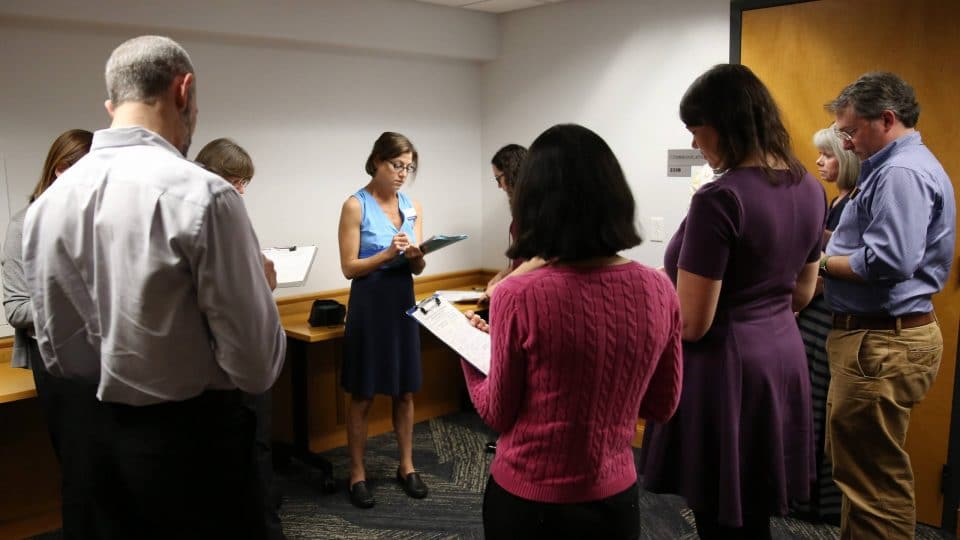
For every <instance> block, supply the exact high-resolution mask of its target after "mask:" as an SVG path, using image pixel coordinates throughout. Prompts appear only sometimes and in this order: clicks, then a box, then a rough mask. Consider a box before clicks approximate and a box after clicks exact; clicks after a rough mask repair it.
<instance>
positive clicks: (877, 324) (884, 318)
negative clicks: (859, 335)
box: [833, 311, 937, 330]
mask: <svg viewBox="0 0 960 540" xmlns="http://www.w3.org/2000/svg"><path fill="white" fill-rule="evenodd" d="M936 320H937V317H936V315H934V314H933V312H932V311H931V312H929V313H908V314H907V315H901V316H900V317H891V316H889V315H851V314H849V313H834V314H833V327H834V328H837V329H841V330H896V329H897V328H901V329H902V328H916V327H918V326H923V325H925V324H930V323H932V322H934V321H936ZM898 323H899V325H898Z"/></svg>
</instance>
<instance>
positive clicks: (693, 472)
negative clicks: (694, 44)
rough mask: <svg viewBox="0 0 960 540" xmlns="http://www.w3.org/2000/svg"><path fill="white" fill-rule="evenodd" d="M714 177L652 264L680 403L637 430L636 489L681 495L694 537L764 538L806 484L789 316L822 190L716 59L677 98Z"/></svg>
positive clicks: (799, 372) (733, 69)
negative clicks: (659, 267)
mask: <svg viewBox="0 0 960 540" xmlns="http://www.w3.org/2000/svg"><path fill="white" fill-rule="evenodd" d="M680 119H681V120H682V121H683V123H684V124H686V126H687V129H688V130H690V132H691V133H692V134H693V147H694V148H699V149H700V150H701V152H703V155H704V157H705V158H706V159H707V162H708V163H709V164H710V166H711V167H713V168H714V169H715V170H721V171H723V172H722V174H721V175H720V177H719V178H718V179H717V180H716V181H714V182H712V183H710V184H707V185H705V186H704V187H702V188H700V190H699V191H697V193H696V194H695V195H694V196H693V200H692V201H691V203H690V210H689V212H688V213H687V217H686V218H685V219H684V221H683V222H682V223H681V224H680V228H679V229H678V230H677V233H676V234H675V235H674V237H673V239H672V240H671V241H670V243H669V244H668V246H667V250H666V253H665V255H664V267H665V268H666V271H667V274H668V275H669V276H670V279H671V280H673V282H674V283H675V284H676V287H677V293H678V295H679V296H680V312H681V314H682V317H683V340H684V344H683V370H684V374H683V395H682V397H681V400H680V406H679V408H678V409H677V414H676V415H674V417H673V419H672V420H671V421H669V422H666V423H661V422H658V423H655V424H650V425H648V426H647V428H646V430H645V432H644V442H643V455H642V459H641V462H642V472H643V483H644V487H645V488H647V489H648V490H650V491H653V492H655V493H676V494H679V495H682V496H683V497H685V498H686V499H687V504H688V505H689V506H690V508H692V509H693V512H694V516H695V517H696V525H697V533H698V534H699V535H700V538H751V539H754V538H756V539H767V538H770V516H771V515H785V514H786V513H787V511H788V510H789V503H790V501H791V500H806V499H807V498H808V497H809V494H810V482H811V479H812V478H813V476H814V456H813V423H812V420H811V404H810V378H809V375H808V373H807V359H806V355H805V354H804V348H803V342H802V341H801V339H800V332H799V331H798V329H797V323H796V320H795V319H794V312H796V311H799V310H800V309H802V308H803V307H804V306H805V305H806V304H807V303H808V302H809V301H810V298H811V297H812V296H813V293H814V288H815V286H816V278H817V270H818V261H819V259H820V244H821V240H822V236H823V225H824V214H825V195H824V190H823V187H822V186H821V185H820V183H819V182H817V181H816V180H815V179H814V178H813V177H812V176H811V175H810V174H809V173H807V172H806V171H805V170H804V168H803V166H802V165H800V162H799V161H798V160H797V158H796V157H794V155H793V153H792V152H791V150H790V138H789V136H788V135H787V131H786V129H785V128H784V127H783V123H782V122H781V121H780V113H779V111H778V109H777V105H776V103H775V102H774V101H773V97H772V96H771V95H770V92H769V91H768V90H767V88H766V87H765V86H764V85H763V83H762V82H760V80H759V79H758V78H757V77H756V75H754V74H753V72H751V71H750V70H749V69H748V68H746V67H744V66H741V65H732V64H722V65H718V66H715V67H714V68H712V69H710V70H709V71H707V72H706V73H704V74H703V75H701V76H700V77H699V78H698V79H697V80H696V81H694V82H693V84H692V85H691V86H690V88H689V89H687V92H686V94H684V96H683V99H682V100H681V102H680Z"/></svg>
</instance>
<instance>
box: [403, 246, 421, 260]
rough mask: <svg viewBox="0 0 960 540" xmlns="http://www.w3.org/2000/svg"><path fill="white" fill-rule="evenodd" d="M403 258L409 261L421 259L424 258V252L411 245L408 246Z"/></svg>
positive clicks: (418, 247)
mask: <svg viewBox="0 0 960 540" xmlns="http://www.w3.org/2000/svg"><path fill="white" fill-rule="evenodd" d="M403 256H404V257H406V258H408V259H420V258H423V251H422V250H421V249H420V246H418V245H416V244H410V245H409V246H407V249H405V250H404V251H403Z"/></svg>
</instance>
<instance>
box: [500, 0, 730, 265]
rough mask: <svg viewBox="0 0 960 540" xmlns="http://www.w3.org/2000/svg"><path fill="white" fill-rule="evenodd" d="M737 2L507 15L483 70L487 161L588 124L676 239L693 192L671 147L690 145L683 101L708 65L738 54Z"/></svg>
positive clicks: (648, 245)
mask: <svg viewBox="0 0 960 540" xmlns="http://www.w3.org/2000/svg"><path fill="white" fill-rule="evenodd" d="M729 10H730V7H729V0H684V1H683V2H678V1H676V0H644V1H639V0H602V1H600V0H569V1H567V2H562V3H559V4H553V5H549V6H544V7H540V8H536V9H530V10H524V11H518V12H513V13H508V14H506V15H505V16H502V17H501V18H500V30H501V44H500V55H499V57H498V58H497V59H496V60H493V61H491V62H488V63H486V64H485V65H484V67H483V71H482V75H481V79H482V81H483V155H484V156H485V160H486V162H489V159H490V156H492V155H493V153H494V152H496V150H497V149H498V148H499V147H500V146H502V145H504V144H506V143H511V142H516V143H520V144H524V145H529V144H530V143H531V142H532V141H533V139H534V138H536V136H537V135H538V134H539V133H541V132H542V131H543V130H544V129H546V128H548V127H550V126H551V125H553V124H557V123H565V122H575V123H579V124H583V125H584V126H586V127H588V128H590V129H592V130H594V131H596V132H597V133H598V134H599V135H600V136H601V137H603V138H604V139H605V140H606V141H607V143H608V144H609V145H610V147H611V148H612V149H613V151H614V153H615V154H616V155H617V157H618V158H619V160H620V163H621V165H622V166H623V169H624V172H625V173H626V176H627V180H628V181H629V183H630V186H631V188H632V189H633V194H634V197H635V199H636V201H637V206H638V214H639V215H638V217H639V218H640V221H641V223H642V225H643V227H644V229H645V230H646V231H649V230H650V224H649V218H650V217H651V216H661V217H663V218H664V224H665V227H664V229H665V231H666V239H667V240H669V238H670V236H671V235H672V233H673V232H674V231H675V230H676V228H677V226H678V225H679V223H680V220H681V219H682V218H683V216H684V215H685V213H686V208H687V205H688V203H689V199H690V182H689V180H683V179H677V178H667V176H666V154H667V149H668V148H689V146H690V140H691V138H690V134H689V133H688V132H687V131H686V129H685V128H684V125H683V124H682V123H681V122H680V120H679V118H678V115H677V109H678V105H679V103H680V98H681V96H682V95H683V92H684V91H685V90H686V88H687V86H689V84H690V83H691V82H693V80H694V79H695V78H696V77H697V76H698V75H699V74H700V73H702V72H703V71H705V70H706V69H707V68H709V67H710V66H712V65H713V64H716V63H720V62H726V61H728V47H729V45H728V43H729V21H730V16H729V12H730V11H729ZM487 171H489V167H485V168H484V172H485V176H484V184H483V209H484V216H485V217H484V235H483V239H484V243H483V261H484V264H485V265H486V266H487V267H497V268H499V267H502V266H504V265H505V263H506V259H505V258H504V256H503V252H504V250H505V249H506V247H507V224H508V223H509V221H510V219H509V209H508V207H507V202H506V197H505V196H504V194H503V192H502V191H500V190H499V189H497V187H496V185H495V184H494V183H493V181H491V180H487V177H489V176H490V173H489V172H487ZM644 236H645V237H648V236H649V234H645V235H644ZM665 246H666V243H655V242H651V241H649V240H646V241H644V243H643V244H642V245H641V246H640V247H638V248H635V249H633V250H630V251H629V252H626V253H625V255H626V256H629V257H631V258H634V259H636V260H639V261H641V262H643V263H646V264H650V265H654V266H660V265H661V264H662V260H663V249H664V247H665Z"/></svg>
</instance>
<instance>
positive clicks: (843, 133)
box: [833, 124, 859, 141]
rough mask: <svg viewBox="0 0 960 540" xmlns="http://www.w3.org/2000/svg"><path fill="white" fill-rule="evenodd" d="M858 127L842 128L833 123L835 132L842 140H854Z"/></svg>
mask: <svg viewBox="0 0 960 540" xmlns="http://www.w3.org/2000/svg"><path fill="white" fill-rule="evenodd" d="M857 129H859V128H855V127H850V128H843V129H840V128H839V127H837V125H836V124H834V125H833V134H834V135H836V136H837V138H838V139H840V140H841V141H852V140H853V136H854V135H856V134H857Z"/></svg>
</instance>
